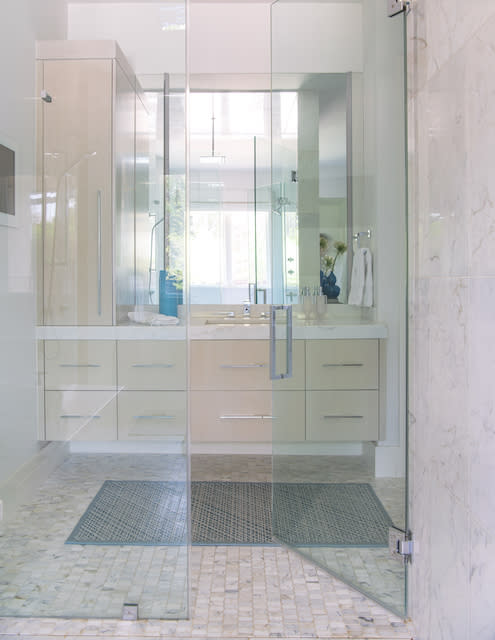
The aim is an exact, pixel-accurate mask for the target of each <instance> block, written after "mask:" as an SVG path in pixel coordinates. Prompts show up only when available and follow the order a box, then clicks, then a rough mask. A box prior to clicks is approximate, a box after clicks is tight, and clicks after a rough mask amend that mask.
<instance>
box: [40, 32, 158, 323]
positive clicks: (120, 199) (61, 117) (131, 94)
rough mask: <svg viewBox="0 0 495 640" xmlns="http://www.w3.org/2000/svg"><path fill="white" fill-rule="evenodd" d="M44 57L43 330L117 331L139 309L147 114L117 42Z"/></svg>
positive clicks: (51, 46)
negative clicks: (139, 188)
mask: <svg viewBox="0 0 495 640" xmlns="http://www.w3.org/2000/svg"><path fill="white" fill-rule="evenodd" d="M37 58H38V63H37V64H38V69H37V81H38V85H39V86H38V89H39V93H41V92H45V95H46V99H45V100H42V101H40V103H39V111H40V112H39V113H38V123H39V127H40V135H39V136H38V158H39V162H38V184H39V185H40V187H41V190H42V193H43V196H44V197H43V215H42V228H43V232H42V233H41V234H39V235H40V240H39V243H38V249H39V254H40V258H39V259H40V269H39V271H40V272H42V273H43V278H42V282H40V283H39V284H40V285H41V286H40V287H39V290H40V291H39V295H40V298H41V299H42V300H41V301H40V302H39V305H38V308H39V309H41V310H42V317H41V318H40V323H41V324H44V325H74V326H81V325H112V324H115V323H116V322H117V320H120V319H122V318H123V317H126V314H127V310H128V309H129V307H132V306H133V305H135V304H136V282H135V280H136V267H135V186H136V180H135V174H136V170H135V167H136V162H135V131H136V111H137V105H138V104H139V110H140V112H141V111H142V110H143V109H144V106H143V104H142V103H141V101H140V98H139V95H138V91H137V83H136V78H135V75H134V73H133V71H132V69H130V67H129V65H128V63H127V62H126V60H125V58H124V56H123V55H122V52H121V51H120V49H119V47H118V45H117V44H116V43H115V42H113V41H110V40H109V41H101V42H98V41H94V42H81V41H70V40H67V41H42V42H39V43H38V44H37ZM141 146H142V145H141ZM141 153H142V154H145V153H146V152H145V151H143V150H142V149H141Z"/></svg>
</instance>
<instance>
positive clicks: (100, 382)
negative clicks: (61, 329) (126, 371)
mask: <svg viewBox="0 0 495 640" xmlns="http://www.w3.org/2000/svg"><path fill="white" fill-rule="evenodd" d="M115 364H116V348H115V341H114V340H46V341H45V389H47V390H55V389H78V390H80V391H82V390H84V389H87V390H98V389H115V388H116V386H117V376H116V370H115Z"/></svg>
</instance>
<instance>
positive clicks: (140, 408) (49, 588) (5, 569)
mask: <svg viewBox="0 0 495 640" xmlns="http://www.w3.org/2000/svg"><path fill="white" fill-rule="evenodd" d="M89 9H90V10H93V9H94V10H95V11H96V12H99V10H100V6H99V5H98V4H93V5H92V7H89ZM182 9H183V11H182V14H181V12H180V6H179V3H175V5H174V7H173V10H172V12H171V13H170V12H168V13H167V12H166V11H165V9H163V10H162V11H161V13H160V15H161V18H162V21H161V24H162V25H163V27H162V28H165V27H166V26H167V24H168V26H170V27H171V28H173V27H175V28H174V30H175V31H178V33H177V34H174V35H175V36H176V37H175V38H174V41H175V42H176V43H177V46H178V47H179V51H180V41H181V37H180V32H179V30H181V31H182V34H183V35H182V42H183V48H184V51H185V30H184V26H185V24H184V11H185V5H184V6H183V7H182ZM121 10H122V6H121V3H114V4H113V5H111V12H112V14H113V18H114V19H113V20H110V22H114V23H118V20H119V19H120V17H121V16H120V12H121ZM32 13H33V16H34V13H35V12H34V10H32ZM166 13H167V15H165V14H166ZM21 14H22V20H26V24H27V21H28V19H29V18H30V17H31V9H29V10H26V11H25V12H22V11H21V12H20V13H19V16H21ZM142 15H143V16H146V15H147V18H145V19H151V17H152V15H153V14H151V16H150V14H146V12H145V11H143V14H142ZM19 20H21V17H19ZM62 20H63V14H62V15H60V16H57V17H56V19H54V20H53V22H54V23H57V24H62ZM174 20H175V23H174V24H172V23H173V21H174ZM96 22H97V20H89V21H88V24H93V23H96ZM160 26H161V25H160V24H158V25H157V29H158V28H160ZM138 31H140V29H139V28H138ZM141 31H142V32H145V29H142V30H141ZM33 51H34V48H33ZM105 52H106V53H105ZM37 55H38V60H37V76H38V77H37V80H38V86H37V87H36V91H37V93H36V94H35V88H34V87H29V85H27V87H28V88H27V89H26V91H28V94H29V95H26V96H25V99H24V101H23V102H25V104H26V105H31V107H32V113H29V110H30V107H29V106H26V111H25V114H24V116H23V117H25V119H26V121H27V122H29V123H31V122H34V115H35V113H34V111H35V108H36V110H37V113H36V115H37V120H38V125H39V127H38V131H37V134H38V137H37V140H34V139H32V140H29V139H26V140H25V148H24V149H23V150H22V155H20V156H19V157H20V158H22V161H21V165H20V166H31V164H32V155H33V152H34V150H35V149H37V151H38V161H39V162H38V163H37V171H38V173H37V176H33V185H34V184H35V178H36V183H37V191H38V193H37V194H32V195H31V199H32V200H36V211H37V214H38V215H37V221H39V226H38V228H37V229H36V231H37V234H36V235H37V237H38V239H39V243H38V250H39V254H38V256H37V257H38V264H37V267H36V268H37V270H38V274H37V275H38V276H39V277H38V282H39V284H40V286H39V293H40V298H41V300H40V302H41V304H40V305H39V313H40V315H39V318H38V324H39V326H38V327H37V331H36V335H37V338H38V374H39V379H40V383H39V413H38V418H39V425H38V440H39V441H38V442H37V443H36V444H35V443H33V445H32V454H33V458H32V459H30V460H27V461H26V463H25V464H24V465H23V466H22V467H19V469H16V470H14V471H15V473H13V475H12V477H10V474H9V476H7V481H6V483H3V478H2V484H1V486H0V502H1V504H2V505H3V514H2V516H3V517H2V518H0V519H1V520H2V521H1V523H0V524H1V534H0V573H1V579H0V616H13V617H29V618H39V617H50V618H53V617H62V618H75V619H81V618H82V619H87V618H98V619H100V618H111V619H126V620H133V619H178V618H186V617H188V615H189V543H190V534H189V449H188V434H187V424H188V422H187V379H188V371H187V367H188V365H187V337H188V332H187V324H186V322H185V318H187V313H185V311H186V308H185V307H181V308H177V302H178V300H177V298H175V309H172V308H171V306H170V305H169V307H168V311H167V313H166V314H165V313H164V312H163V310H162V308H161V303H162V300H161V299H160V300H159V299H158V298H153V295H152V282H151V278H150V275H151V267H152V265H156V266H157V268H158V269H161V270H163V269H164V267H165V265H164V263H163V256H164V246H163V245H164V243H163V235H164V234H163V224H162V225H161V226H160V224H159V220H161V219H163V217H164V216H166V217H167V218H168V220H167V221H168V222H170V218H171V217H172V218H173V220H172V222H173V223H174V242H175V247H176V248H177V251H176V253H175V254H174V256H175V257H177V254H180V257H179V258H178V259H177V261H176V262H175V263H174V265H173V266H174V267H175V268H176V269H177V270H182V273H183V272H184V264H185V232H184V228H185V218H186V216H185V208H184V201H185V193H186V149H185V138H186V137H185V96H186V84H185V80H186V74H185V71H186V69H185V68H184V70H183V71H184V72H183V73H182V74H177V75H176V76H175V77H174V78H173V82H174V84H173V90H169V89H168V88H167V85H166V83H164V76H163V74H161V75H160V77H159V78H154V79H153V78H150V77H148V78H142V79H141V80H139V79H138V78H136V76H135V75H133V72H132V69H131V67H130V65H129V63H128V62H127V60H126V59H125V57H124V54H123V53H122V51H121V49H120V48H119V47H118V46H117V45H115V43H114V42H113V41H110V40H108V41H107V40H105V41H102V42H96V41H95V39H94V38H88V39H87V41H85V42H83V43H82V44H81V43H80V42H74V41H71V40H60V41H58V40H50V41H47V42H40V43H38V47H37ZM33 65H34V60H33ZM153 80H157V83H154V82H153ZM8 81H9V80H8V79H7V78H6V82H7V83H8ZM33 95H38V96H39V95H43V96H44V99H43V100H41V99H40V100H37V101H36V102H35V100H33V99H32V96H33ZM28 98H29V99H28ZM170 102H172V103H173V104H174V105H175V110H174V109H172V111H174V113H175V114H176V115H177V118H176V119H175V121H174V122H173V126H174V127H175V129H174V132H175V134H176V137H179V136H180V134H181V136H180V137H181V140H182V142H181V145H179V146H178V147H176V148H175V149H174V155H173V159H172V161H171V163H170V165H168V166H166V167H165V166H164V159H166V160H167V161H168V160H169V159H170V154H169V153H168V150H167V149H165V147H164V144H165V142H164V141H165V140H166V139H167V138H168V133H169V132H168V131H167V132H165V131H164V129H165V128H166V127H169V122H170V121H169V120H168V116H169V115H170V113H169V112H168V113H166V112H167V103H170ZM169 111H170V110H169ZM166 116H167V117H166ZM30 130H31V129H30V128H29V127H26V131H27V133H26V135H28V134H29V131H30ZM153 167H154V168H153ZM26 184H27V185H28V184H29V181H28V182H27V183H26ZM166 186H167V187H168V192H167V189H166V188H165V187H166ZM172 187H175V188H174V189H172ZM28 188H29V187H28V186H27V188H26V197H28V196H27V189H28ZM22 207H23V209H25V210H26V212H29V211H30V208H29V205H28V202H25V203H23V204H22ZM33 211H34V209H33ZM159 231H161V238H162V242H161V252H159V253H160V256H161V260H159V259H158V258H157V257H156V251H153V254H152V253H151V250H152V247H153V245H154V244H155V245H156V244H158V241H157V237H158V233H159ZM160 293H162V292H160ZM162 297H163V296H162V295H160V296H159V298H162ZM168 302H170V303H171V302H174V300H168ZM160 312H161V313H160ZM177 316H179V317H177ZM62 325H63V326H62ZM32 334H33V336H34V335H35V334H34V327H33V332H32ZM33 363H34V359H33ZM26 399H27V396H26ZM29 427H30V431H29V434H30V437H32V436H34V430H35V425H34V424H30V425H29ZM8 428H9V429H11V432H10V433H8V438H7V442H6V443H5V442H2V447H4V446H5V447H6V451H7V454H6V455H7V456H8V455H9V447H10V448H11V451H12V452H14V451H15V449H16V446H17V444H16V440H17V439H20V438H26V437H27V436H28V431H27V430H25V429H24V426H23V425H22V422H21V421H19V424H17V423H16V422H15V421H13V422H12V424H11V425H10V426H9V427H8ZM36 445H37V446H36Z"/></svg>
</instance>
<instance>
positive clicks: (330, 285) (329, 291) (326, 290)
mask: <svg viewBox="0 0 495 640" xmlns="http://www.w3.org/2000/svg"><path fill="white" fill-rule="evenodd" d="M320 287H321V290H322V291H323V294H324V295H325V296H326V297H327V298H328V299H329V300H332V299H334V300H336V299H337V298H338V297H339V294H340V287H339V286H338V285H337V278H336V277H335V273H334V272H333V271H330V273H329V274H328V276H326V275H325V274H324V273H323V271H320Z"/></svg>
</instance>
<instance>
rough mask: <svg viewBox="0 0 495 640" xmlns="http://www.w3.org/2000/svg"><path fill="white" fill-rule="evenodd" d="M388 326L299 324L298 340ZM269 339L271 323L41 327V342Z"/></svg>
mask: <svg viewBox="0 0 495 640" xmlns="http://www.w3.org/2000/svg"><path fill="white" fill-rule="evenodd" d="M284 335H285V333H284V327H280V328H279V327H277V337H280V338H283V337H284ZM387 335H388V331H387V326H386V325H385V324H381V323H372V324H345V323H342V324H340V323H339V324H328V325H297V324H296V325H295V326H294V327H293V337H294V339H295V340H337V339H356V340H358V339H366V338H386V337H387ZM187 336H189V338H190V339H191V340H268V339H269V337H270V327H269V325H268V324H251V325H250V324H236V325H228V324H204V323H196V324H193V325H191V326H189V327H188V328H186V327H185V326H184V325H176V326H169V327H163V326H144V325H125V326H110V327H38V329H37V338H38V339H39V340H185V339H186V337H187Z"/></svg>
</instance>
